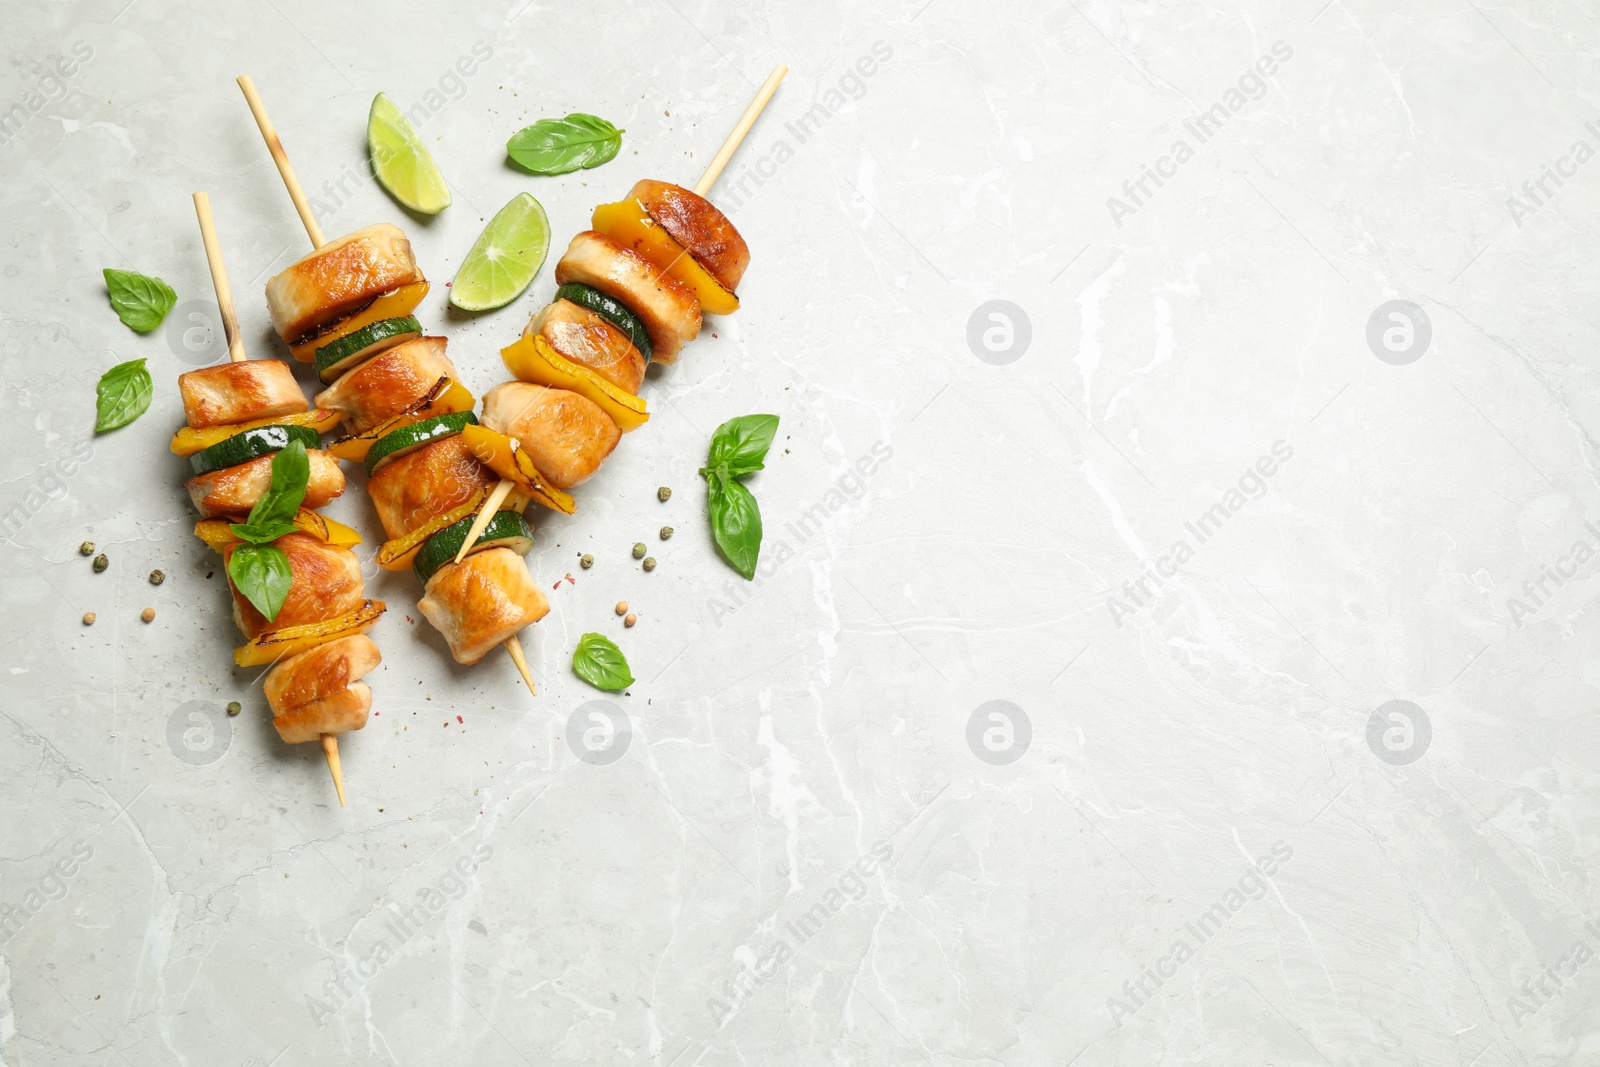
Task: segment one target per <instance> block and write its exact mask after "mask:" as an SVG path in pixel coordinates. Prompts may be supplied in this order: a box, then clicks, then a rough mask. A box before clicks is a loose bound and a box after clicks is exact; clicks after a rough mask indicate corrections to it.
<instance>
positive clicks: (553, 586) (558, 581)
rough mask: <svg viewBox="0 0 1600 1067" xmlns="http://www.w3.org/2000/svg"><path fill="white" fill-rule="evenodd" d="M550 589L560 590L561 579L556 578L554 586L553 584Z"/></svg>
mask: <svg viewBox="0 0 1600 1067" xmlns="http://www.w3.org/2000/svg"><path fill="white" fill-rule="evenodd" d="M550 588H551V589H560V588H561V579H560V578H557V579H556V584H555V585H552V586H551V587H550Z"/></svg>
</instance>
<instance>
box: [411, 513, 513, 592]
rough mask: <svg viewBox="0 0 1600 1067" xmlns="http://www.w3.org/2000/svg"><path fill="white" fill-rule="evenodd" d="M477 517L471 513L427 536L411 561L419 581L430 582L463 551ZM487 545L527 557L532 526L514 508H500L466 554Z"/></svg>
mask: <svg viewBox="0 0 1600 1067" xmlns="http://www.w3.org/2000/svg"><path fill="white" fill-rule="evenodd" d="M476 518H477V516H476V515H469V516H467V517H466V518H464V519H462V520H461V521H460V522H457V523H453V524H451V525H450V526H446V527H445V528H444V529H442V530H440V531H439V532H438V533H436V534H434V535H433V536H432V537H430V538H428V542H427V544H425V545H423V546H422V550H421V551H420V552H418V553H417V558H416V559H415V560H413V561H412V563H411V566H412V568H413V569H414V570H415V571H416V572H417V581H419V582H421V583H422V584H423V585H427V584H428V579H429V578H432V577H433V573H434V571H437V570H438V569H439V568H440V567H443V566H444V565H445V564H446V563H450V562H452V561H453V560H454V559H455V558H456V553H457V552H459V551H461V542H463V541H465V540H466V539H467V534H469V533H471V532H472V523H473V520H474V519H476ZM486 548H509V549H510V550H511V551H513V552H515V553H516V554H517V555H519V556H526V555H527V554H528V553H529V552H532V551H533V527H532V526H530V525H528V520H527V519H525V518H523V517H522V516H521V515H518V514H517V513H516V512H515V511H497V512H495V513H494V517H493V518H491V519H490V520H489V523H488V525H486V526H485V527H484V528H483V533H482V534H480V535H479V536H478V539H477V540H476V541H475V542H473V545H472V547H471V548H469V549H467V555H469V556H470V555H472V554H473V553H474V552H482V551H483V550H484V549H486Z"/></svg>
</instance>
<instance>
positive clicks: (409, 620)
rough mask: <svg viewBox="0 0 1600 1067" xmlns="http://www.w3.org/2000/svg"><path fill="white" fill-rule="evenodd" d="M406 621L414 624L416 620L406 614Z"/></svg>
mask: <svg viewBox="0 0 1600 1067" xmlns="http://www.w3.org/2000/svg"><path fill="white" fill-rule="evenodd" d="M406 622H409V623H411V625H412V626H415V625H416V621H415V620H414V619H412V618H411V616H410V615H407V616H406Z"/></svg>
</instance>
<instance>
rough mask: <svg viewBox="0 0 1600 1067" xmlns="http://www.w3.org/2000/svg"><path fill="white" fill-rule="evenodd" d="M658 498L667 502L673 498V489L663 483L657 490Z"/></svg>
mask: <svg viewBox="0 0 1600 1067" xmlns="http://www.w3.org/2000/svg"><path fill="white" fill-rule="evenodd" d="M656 499H657V500H659V501H661V502H662V503H663V504H665V503H666V502H667V501H669V500H671V499H672V490H671V489H668V488H667V487H666V486H664V485H663V486H662V487H661V488H660V489H657V490H656Z"/></svg>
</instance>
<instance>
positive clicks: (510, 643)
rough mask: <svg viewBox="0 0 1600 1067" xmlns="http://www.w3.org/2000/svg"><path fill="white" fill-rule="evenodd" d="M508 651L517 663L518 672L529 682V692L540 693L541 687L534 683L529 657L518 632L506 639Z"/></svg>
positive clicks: (535, 694) (512, 660) (512, 659)
mask: <svg viewBox="0 0 1600 1067" xmlns="http://www.w3.org/2000/svg"><path fill="white" fill-rule="evenodd" d="M505 646H506V651H507V652H509V653H511V662H512V663H515V664H516V665H517V673H518V674H520V675H522V680H523V681H524V682H526V683H527V686H528V692H530V693H532V694H533V695H534V696H538V695H539V687H538V686H536V685H534V684H533V673H532V672H531V671H529V670H528V657H527V656H524V655H523V654H522V641H521V640H520V639H519V638H518V637H517V635H516V634H512V635H511V636H510V637H508V638H506V640H505Z"/></svg>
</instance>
